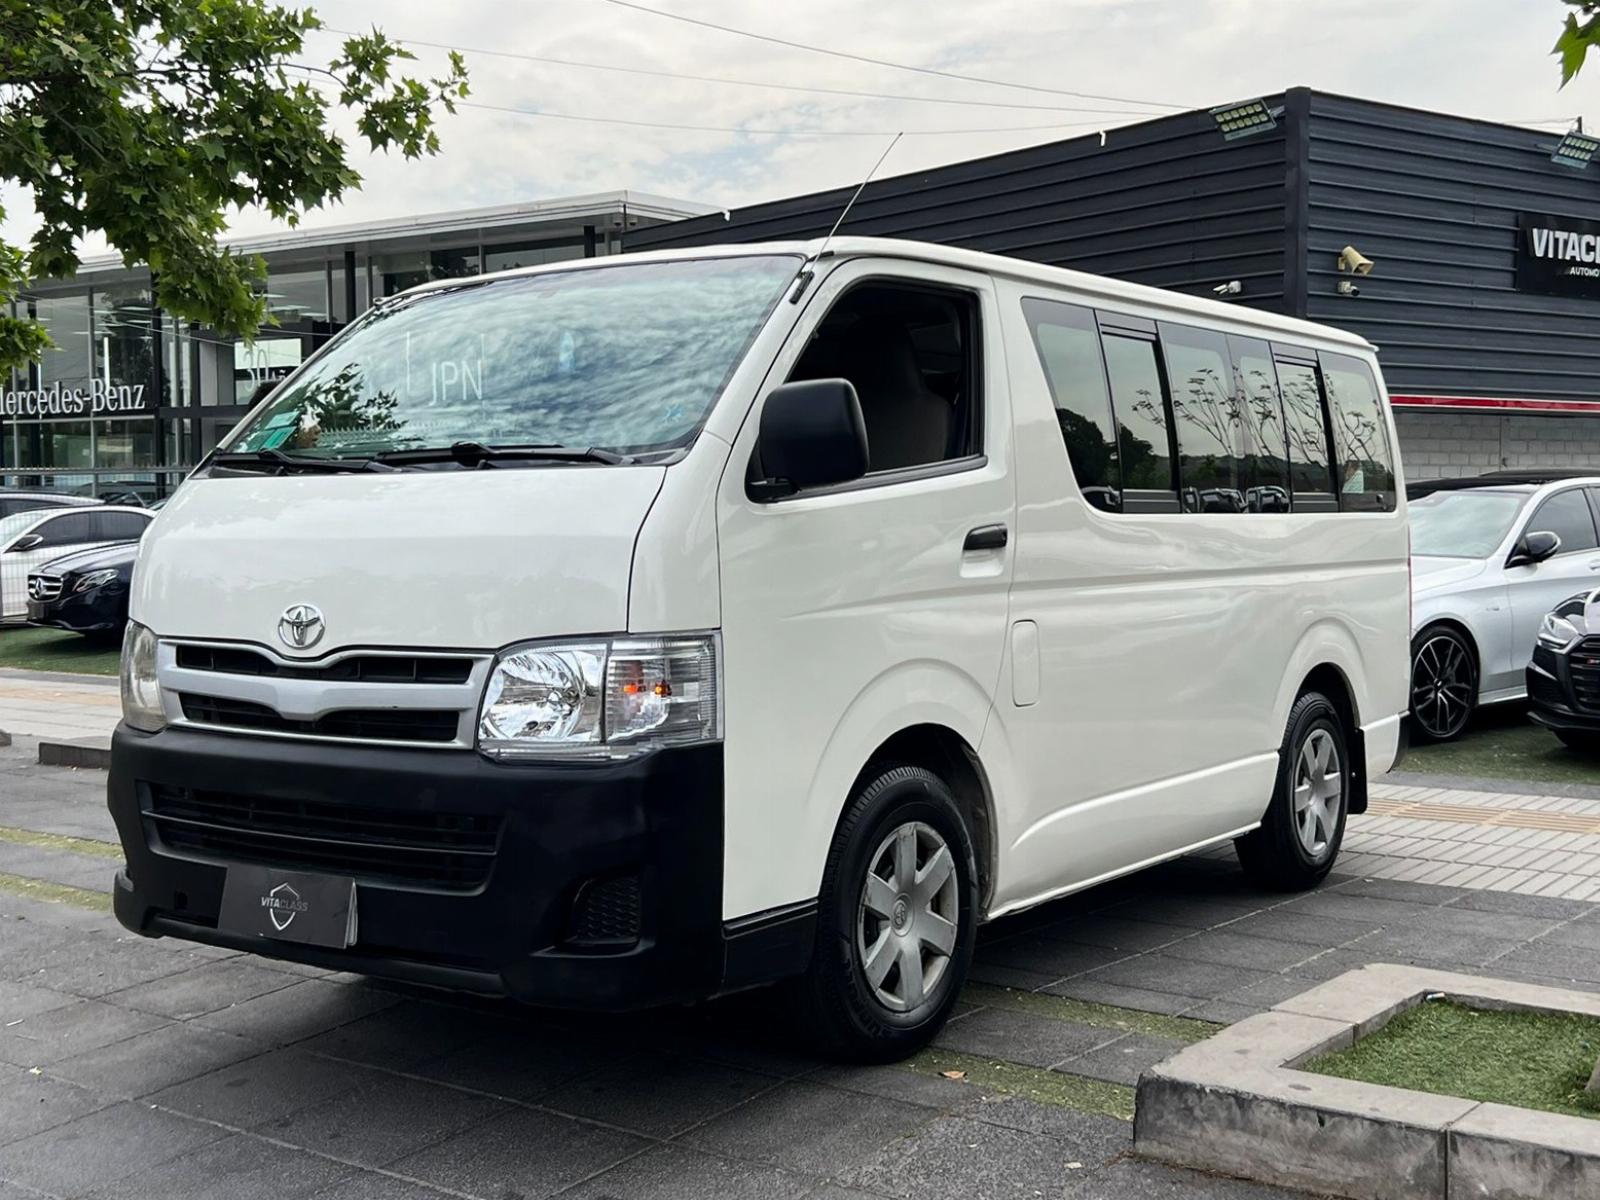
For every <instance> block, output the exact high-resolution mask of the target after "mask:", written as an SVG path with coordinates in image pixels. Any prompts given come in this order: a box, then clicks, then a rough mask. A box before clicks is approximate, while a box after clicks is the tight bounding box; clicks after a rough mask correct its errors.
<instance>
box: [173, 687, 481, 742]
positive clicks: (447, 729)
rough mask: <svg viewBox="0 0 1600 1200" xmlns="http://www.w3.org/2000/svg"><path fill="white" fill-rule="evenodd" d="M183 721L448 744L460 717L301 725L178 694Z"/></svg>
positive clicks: (327, 717) (361, 718)
mask: <svg viewBox="0 0 1600 1200" xmlns="http://www.w3.org/2000/svg"><path fill="white" fill-rule="evenodd" d="M178 700H179V703H180V704H182V706H183V715H184V718H185V719H186V720H189V721H194V722H197V723H199V724H202V725H217V726H221V727H223V728H226V729H239V730H245V731H249V732H255V733H293V734H301V735H304V736H309V737H333V738H353V739H358V740H361V741H388V742H433V743H438V742H453V741H455V738H456V730H457V727H458V726H459V724H460V719H461V714H460V713H458V712H455V711H453V710H451V709H441V708H344V709H340V710H338V711H337V712H331V713H325V714H324V715H322V716H320V717H315V718H312V719H310V720H304V719H300V718H295V717H286V716H284V715H283V714H282V713H280V712H278V711H277V710H276V709H273V708H269V707H268V706H267V705H265V704H256V703H253V702H252V701H249V700H229V699H225V698H223V697H220V696H201V695H196V694H195V693H193V692H182V693H180V694H179V696H178Z"/></svg>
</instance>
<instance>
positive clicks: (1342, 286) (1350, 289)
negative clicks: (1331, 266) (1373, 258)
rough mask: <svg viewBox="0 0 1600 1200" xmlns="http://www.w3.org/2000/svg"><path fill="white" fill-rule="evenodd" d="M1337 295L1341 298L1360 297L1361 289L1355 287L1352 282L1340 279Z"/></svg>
mask: <svg viewBox="0 0 1600 1200" xmlns="http://www.w3.org/2000/svg"><path fill="white" fill-rule="evenodd" d="M1368 265H1369V266H1370V265H1371V264H1368ZM1339 295H1341V296H1359V295H1361V289H1360V288H1358V287H1357V286H1356V285H1355V281H1354V280H1351V279H1341V280H1339Z"/></svg>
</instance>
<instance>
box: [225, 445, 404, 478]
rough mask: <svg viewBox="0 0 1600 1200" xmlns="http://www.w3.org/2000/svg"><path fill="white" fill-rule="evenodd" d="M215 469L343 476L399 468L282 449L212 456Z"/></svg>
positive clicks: (231, 452)
mask: <svg viewBox="0 0 1600 1200" xmlns="http://www.w3.org/2000/svg"><path fill="white" fill-rule="evenodd" d="M211 465H212V466H214V467H236V468H237V467H245V468H252V467H276V468H277V469H278V470H279V471H280V472H284V471H319V472H326V473H329V474H343V473H346V472H352V471H394V470H397V469H398V468H396V467H393V466H390V465H389V464H388V463H386V462H380V461H379V460H378V458H377V457H373V458H305V457H302V456H300V455H298V454H285V453H284V452H283V451H282V450H241V451H229V452H226V453H223V454H216V455H213V456H212V458H211Z"/></svg>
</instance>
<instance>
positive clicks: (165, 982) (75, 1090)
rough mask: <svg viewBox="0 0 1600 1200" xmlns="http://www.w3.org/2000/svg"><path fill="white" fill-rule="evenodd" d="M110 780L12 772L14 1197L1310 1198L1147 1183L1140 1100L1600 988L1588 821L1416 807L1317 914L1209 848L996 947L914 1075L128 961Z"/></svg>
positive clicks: (608, 1023) (308, 973)
mask: <svg viewBox="0 0 1600 1200" xmlns="http://www.w3.org/2000/svg"><path fill="white" fill-rule="evenodd" d="M103 787H104V776H103V775H101V774H99V773H96V772H92V771H73V770H69V769H65V768H47V767H40V766H37V765H36V764H34V763H31V762H30V761H29V760H28V756H27V753H26V750H25V749H24V748H23V747H21V746H20V745H19V746H18V747H15V748H13V749H12V750H9V751H0V1198H3V1200H13V1198H14V1197H40V1196H44V1197H78V1196H96V1197H142V1196H157V1195H159V1196H161V1197H162V1198H163V1200H174V1198H176V1197H184V1196H221V1195H226V1196H228V1197H230V1198H248V1197H253V1196H270V1197H273V1198H274V1200H283V1198H288V1197H298V1196H320V1197H340V1198H343V1200H356V1198H358V1197H381V1198H384V1200H412V1198H415V1200H421V1198H425V1197H432V1198H434V1200H438V1198H439V1197H443V1196H455V1197H486V1198H488V1197H493V1198H495V1200H504V1198H508V1197H533V1196H552V1195H561V1196H566V1197H594V1198H599V1197H610V1198H612V1200H632V1198H634V1197H638V1198H644V1197H651V1198H655V1197H674V1196H683V1197H695V1198H700V1197H717V1196H730V1197H732V1196H741V1197H742V1196H751V1197H755V1196H760V1197H763V1198H764V1200H765V1198H781V1197H791V1196H793V1197H813V1198H819V1200H820V1198H833V1200H848V1198H850V1197H864V1196H902V1197H940V1196H951V1197H956V1196H961V1197H969V1196H987V1197H1013V1196H1016V1197H1032V1196H1052V1197H1066V1198H1068V1200H1116V1198H1123V1197H1126V1198H1130V1200H1131V1198H1134V1197H1140V1198H1142V1197H1156V1196H1171V1197H1182V1198H1185V1200H1187V1198H1191V1197H1192V1198H1195V1200H1286V1198H1287V1197H1288V1193H1285V1192H1282V1191H1278V1190H1275V1189H1269V1188H1261V1187H1257V1186H1253V1185H1249V1184H1244V1183H1239V1182H1237V1181H1231V1180H1224V1179H1218V1178H1214V1177H1210V1176H1205V1175H1199V1174H1195V1173H1192V1172H1184V1171H1177V1170H1172V1169H1169V1168H1164V1167H1158V1166H1154V1165H1151V1164H1146V1163H1141V1162H1138V1161H1136V1160H1133V1159H1131V1158H1130V1157H1129V1154H1128V1151H1129V1145H1130V1140H1131V1139H1130V1127H1129V1125H1128V1123H1127V1121H1126V1120H1125V1119H1122V1118H1125V1117H1126V1115H1127V1112H1128V1111H1131V1109H1130V1108H1129V1107H1128V1106H1129V1105H1130V1104H1131V1092H1130V1091H1129V1086H1130V1085H1131V1084H1132V1082H1133V1081H1134V1080H1135V1079H1137V1077H1138V1074H1139V1072H1140V1071H1141V1070H1143V1069H1144V1068H1145V1067H1146V1066H1148V1065H1150V1064H1151V1063H1153V1062H1155V1061H1158V1060H1159V1059H1161V1058H1163V1057H1165V1056H1166V1055H1168V1054H1170V1053H1172V1052H1173V1051H1174V1050H1175V1049H1177V1048H1178V1047H1179V1046H1181V1045H1183V1044H1185V1042H1186V1041H1187V1040H1193V1038H1195V1037H1198V1036H1204V1033H1205V1032H1206V1031H1207V1026H1205V1025H1203V1024H1198V1022H1217V1023H1223V1022H1229V1021H1233V1020H1237V1019H1239V1018H1241V1017H1243V1016H1245V1015H1248V1014H1250V1013H1254V1012H1258V1011H1261V1010H1262V1009H1264V1008H1266V1007H1268V1006H1270V1005H1272V1004H1274V1003H1277V1002H1278V1001H1280V1000H1282V999H1284V998H1286V997H1287V996H1289V995H1293V994H1295V993H1296V992H1299V991H1301V990H1304V989H1305V988H1307V987H1310V986H1312V985H1314V984H1316V983H1318V982H1321V981H1322V980H1325V979H1327V978H1330V977H1332V976H1334V975H1337V974H1339V973H1341V972H1342V971H1344V970H1346V969H1348V968H1350V967H1353V966H1358V965H1362V964H1364V963H1366V962H1373V961H1385V962H1413V963H1421V964H1427V965H1436V966H1441V967H1446V968H1449V969H1453V970H1460V971H1465V972H1468V973H1481V974H1492V975H1496V976H1502V977H1510V978H1517V979H1527V980H1531V981H1534V982H1549V983H1559V984H1562V985H1564V986H1575V987H1579V988H1582V989H1586V990H1593V991H1600V954H1596V950H1597V949H1600V904H1597V903H1594V902H1591V901H1590V900H1589V899H1585V898H1584V896H1589V895H1594V894H1596V893H1595V889H1593V888H1591V889H1590V890H1589V891H1588V892H1584V891H1583V887H1584V885H1585V884H1587V883H1591V882H1593V881H1594V880H1596V879H1597V878H1600V870H1597V859H1600V855H1596V854H1595V853H1594V850H1595V843H1594V842H1593V841H1591V840H1590V839H1593V838H1596V837H1600V833H1592V832H1587V830H1589V829H1590V828H1592V827H1593V825H1594V824H1595V822H1596V821H1597V820H1600V802H1596V801H1593V800H1587V799H1583V798H1580V797H1547V798H1543V799H1541V798H1538V797H1526V796H1516V795H1508V794H1505V793H1485V792H1476V793H1474V792H1461V791H1451V790H1446V789H1422V788H1417V789H1408V788H1406V787H1404V786H1392V785H1385V786H1384V787H1383V788H1381V789H1377V790H1376V791H1375V796H1374V799H1375V801H1376V803H1375V805H1374V812H1373V813H1372V814H1371V815H1369V816H1366V817H1362V818H1357V819H1355V820H1353V821H1352V825H1351V831H1350V842H1349V852H1348V854H1347V856H1346V858H1345V859H1344V860H1343V861H1342V863H1341V873H1340V874H1339V875H1337V876H1335V877H1334V878H1333V879H1331V880H1330V881H1329V883H1328V884H1327V885H1326V886H1325V887H1323V888H1322V889H1319V890H1318V891H1316V892H1314V893H1310V894H1307V895H1298V896H1282V895H1272V894H1266V893H1261V892H1257V891H1255V890H1254V889H1252V888H1251V887H1250V886H1249V885H1248V884H1246V883H1245V881H1244V880H1243V878H1242V876H1241V875H1240V874H1239V872H1238V871H1237V870H1236V869H1235V868H1234V866H1233V864H1232V861H1231V858H1230V857H1228V856H1227V855H1223V854H1218V855H1207V856H1198V857H1193V858H1189V859H1185V860H1182V861H1180V862H1177V863H1173V864H1169V865H1167V866H1165V867H1162V868H1159V869H1157V870H1154V871H1149V872H1145V873H1143V874H1141V875H1139V876H1136V877H1133V878H1130V879H1127V880H1122V881H1119V882H1117V883H1114V884H1111V885H1107V886H1105V887H1101V888H1096V889H1093V890H1092V891H1090V892H1087V893H1083V894H1080V895H1078V896H1074V897H1069V898H1067V899H1065V900H1062V901H1059V902H1057V903H1054V904H1051V905H1048V906H1046V907H1044V908H1041V909H1038V910H1035V911H1033V912H1030V913H1026V914H1022V915H1020V916H1018V917H1015V918H1010V919H1007V920H1004V921H1000V922H997V923H995V924H994V925H992V926H989V927H987V928H986V929H985V930H984V931H983V932H982V934H981V937H980V948H979V954H978V959H977V963H976V965H975V969H974V981H973V983H972V985H971V986H970V987H969V989H968V991H967V992H966V993H965V994H964V996H963V1004H962V1006H961V1008H960V1010H959V1012H958V1015H957V1017H956V1019H954V1020H953V1021H952V1022H951V1023H950V1025H949V1026H948V1027H947V1029H946V1030H945V1031H944V1033H943V1034H942V1035H941V1037H940V1038H939V1040H938V1043H937V1046H936V1048H935V1051H934V1052H933V1053H932V1054H931V1055H929V1056H926V1057H925V1058H924V1060H923V1061H921V1062H920V1063H919V1064H917V1065H916V1067H915V1068H914V1069H913V1068H907V1067H884V1068H843V1067H838V1066H832V1065H828V1064H824V1063H820V1062H817V1061H814V1060H812V1059H809V1058H807V1057H805V1056H804V1055H801V1054H798V1053H797V1052H795V1051H794V1050H793V1049H792V1047H791V1046H790V1045H789V1044H788V1042H787V1039H786V1038H785V1036H784V1030H783V1027H782V1022H781V1017H779V1016H778V1014H777V1010H775V1009H774V1008H773V1006H772V1005H771V1004H770V1003H768V1002H767V999H766V998H765V997H763V996H760V995H756V996H747V997H737V998H733V999H732V1000H729V1001H724V1002H719V1003H717V1004H713V1005H709V1006H702V1007H700V1008H697V1009H692V1010H674V1011H671V1012H658V1013H649V1014H644V1015H641V1016H637V1017H628V1018H616V1017H606V1018H602V1017H592V1016H582V1015H576V1016H575V1015H553V1014H548V1013H537V1012H530V1011H519V1010H515V1009H512V1008H510V1007H509V1006H506V1005H498V1004H487V1003H482V1002H475V1001H470V1000H466V999H462V998H456V997H451V996H448V995H445V994H442V993H434V992H427V991H423V990H419V989H407V988H402V987H393V986H386V985H381V984H376V983H373V982H371V981H366V980H361V979H357V978H355V977H352V976H347V975H341V974H334V973H329V972H323V971H317V970H313V969H308V968H304V967H299V966H294V965H291V964H284V963H274V962H271V961H269V960H265V959H257V958H253V957H250V956H247V955H238V954H233V953H231V952H225V951H219V950H215V949H211V948H207V947H198V946H193V945H189V944H185V943H178V942H172V941H167V940H164V941H149V940H145V939H140V938H136V937H132V936H130V935H127V934H126V933H125V932H124V931H122V930H120V929H119V928H118V927H117V926H116V925H115V924H114V922H112V921H111V919H110V917H109V916H108V915H107V914H106V912H105V911H104V899H103V896H104V892H105V889H106V888H107V886H108V883H109V876H110V871H111V868H112V866H113V865H114V863H113V859H114V857H115V854H116V851H115V849H114V848H113V847H111V846H109V844H108V843H109V841H110V839H111V837H112V834H111V826H110V821H109V817H108V816H107V815H106V813H105V808H104V802H103V798H102V793H103ZM1502 854H1503V855H1504V857H1501V855H1502ZM1413 871H1415V872H1419V873H1421V874H1430V873H1433V872H1435V871H1439V872H1441V873H1440V875H1439V878H1442V879H1446V880H1453V881H1454V883H1453V885H1451V884H1440V883H1432V882H1422V881H1418V880H1417V879H1411V878H1405V877H1403V873H1405V872H1413ZM1523 873H1526V874H1523ZM1541 877H1548V878H1541ZM1580 893H1581V894H1580ZM1105 1006H1115V1007H1105ZM950 1067H954V1068H955V1069H959V1070H961V1071H962V1072H963V1073H964V1075H965V1078H961V1079H951V1078H945V1077H943V1076H942V1075H941V1074H940V1073H939V1071H940V1069H945V1068H950Z"/></svg>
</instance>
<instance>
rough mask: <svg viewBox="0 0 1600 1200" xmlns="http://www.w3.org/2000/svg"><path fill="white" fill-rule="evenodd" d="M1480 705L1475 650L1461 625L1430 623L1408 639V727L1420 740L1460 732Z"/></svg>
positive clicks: (1445, 739)
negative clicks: (1409, 660) (1409, 669)
mask: <svg viewBox="0 0 1600 1200" xmlns="http://www.w3.org/2000/svg"><path fill="white" fill-rule="evenodd" d="M1477 708H1478V653H1477V651H1476V650H1474V649H1473V647H1472V643H1471V642H1470V641H1468V639H1467V638H1466V636H1465V635H1464V634H1462V633H1461V631H1460V630H1458V629H1454V628H1452V627H1451V626H1449V625H1430V626H1428V628H1426V629H1424V630H1423V631H1422V632H1421V633H1419V634H1417V636H1416V637H1414V638H1412V639H1411V731H1412V735H1413V737H1415V738H1416V740H1417V741H1421V742H1450V741H1454V740H1455V739H1456V738H1458V737H1460V736H1461V735H1462V733H1464V732H1465V731H1466V728H1467V725H1468V724H1469V723H1470V722H1471V721H1472V714H1473V713H1474V712H1476V711H1477Z"/></svg>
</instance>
